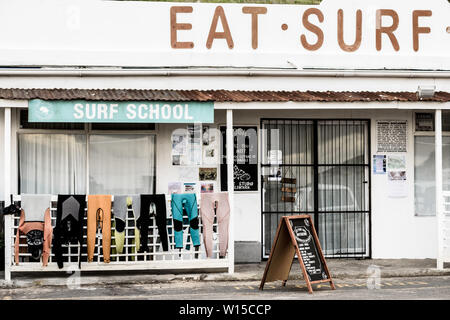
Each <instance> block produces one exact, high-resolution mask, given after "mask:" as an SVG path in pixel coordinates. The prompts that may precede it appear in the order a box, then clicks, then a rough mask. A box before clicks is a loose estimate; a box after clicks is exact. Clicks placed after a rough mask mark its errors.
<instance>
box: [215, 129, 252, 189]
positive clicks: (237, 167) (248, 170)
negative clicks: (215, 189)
mask: <svg viewBox="0 0 450 320" xmlns="http://www.w3.org/2000/svg"><path fill="white" fill-rule="evenodd" d="M220 133H221V135H222V146H221V162H220V163H221V165H220V188H221V190H222V191H227V190H228V180H227V156H226V155H227V151H226V146H227V141H226V139H227V137H226V127H223V126H221V127H220ZM233 136H234V143H233V145H234V153H233V154H234V165H233V176H234V191H258V127H257V126H233Z"/></svg>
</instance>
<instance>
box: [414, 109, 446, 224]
mask: <svg viewBox="0 0 450 320" xmlns="http://www.w3.org/2000/svg"><path fill="white" fill-rule="evenodd" d="M417 113H432V114H433V121H435V118H434V117H435V110H432V111H430V110H414V111H413V126H412V127H413V161H414V217H422V218H432V217H436V212H435V213H434V214H433V215H424V214H419V213H418V212H417V211H416V181H415V180H416V161H415V160H416V159H415V153H416V137H435V132H436V131H435V130H433V131H416V114H417ZM446 114H447V115H448V117H449V118H450V112H446ZM433 127H434V124H433ZM442 136H443V137H448V136H450V131H442ZM435 170H436V168H435Z"/></svg>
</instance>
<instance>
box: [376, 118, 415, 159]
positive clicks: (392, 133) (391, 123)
mask: <svg viewBox="0 0 450 320" xmlns="http://www.w3.org/2000/svg"><path fill="white" fill-rule="evenodd" d="M407 128H408V122H407V121H406V120H379V121H377V152H406V143H407V141H406V136H407V134H406V133H407Z"/></svg>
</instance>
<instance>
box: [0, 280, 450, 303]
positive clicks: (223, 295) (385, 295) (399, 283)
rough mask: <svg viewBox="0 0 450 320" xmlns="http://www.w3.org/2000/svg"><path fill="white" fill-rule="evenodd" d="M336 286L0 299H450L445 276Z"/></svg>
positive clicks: (129, 287)
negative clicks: (312, 288)
mask: <svg viewBox="0 0 450 320" xmlns="http://www.w3.org/2000/svg"><path fill="white" fill-rule="evenodd" d="M335 284H336V290H330V287H329V285H328V284H322V285H320V286H317V285H315V286H314V293H313V294H309V293H308V291H307V288H306V285H305V284H304V283H302V282H301V281H290V282H288V283H287V285H286V286H285V287H282V286H281V282H279V281H277V282H272V283H266V285H265V287H264V290H263V291H260V290H259V289H258V288H259V282H256V281H252V282H237V281H232V282H231V281H230V282H222V281H221V282H212V281H174V282H170V283H153V284H121V285H114V286H112V285H95V286H94V285H88V286H81V287H76V284H73V283H72V284H69V287H67V286H58V287H57V286H53V287H52V286H47V287H45V286H33V287H27V288H15V289H8V288H4V289H0V299H2V300H20V299H27V300H30V299H31V300H61V299H62V300H74V299H75V300H79V299H82V300H89V299H101V300H112V299H125V300H127V299H132V300H145V299H152V300H155V299H156V300H179V299H191V300H211V299H212V300H216V299H217V300H348V299H352V300H365V299H367V300H373V299H376V300H380V299H381V300H403V299H408V300H409V299H420V300H426V299H433V300H435V299H439V300H447V299H450V277H448V276H440V277H436V276H434V277H413V278H386V279H381V280H380V281H374V280H364V279H358V280H339V279H336V280H335Z"/></svg>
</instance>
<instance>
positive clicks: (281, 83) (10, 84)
mask: <svg viewBox="0 0 450 320" xmlns="http://www.w3.org/2000/svg"><path fill="white" fill-rule="evenodd" d="M449 36H450V35H449ZM325 84H326V85H325ZM419 85H422V86H423V85H427V86H428V85H435V86H436V90H437V91H447V92H450V79H449V78H448V77H447V78H432V77H430V78H420V79H418V78H408V77H407V76H404V77H401V76H399V77H396V78H386V77H383V76H373V77H370V78H361V77H352V76H346V77H333V76H329V77H301V76H296V77H289V76H285V77H273V76H250V77H245V76H167V77H164V76H115V77H112V76H110V77H106V76H103V77H97V76H96V77H89V76H82V77H81V76H79V77H78V76H67V77H56V76H53V77H51V76H45V77H39V76H35V77H33V76H14V75H12V76H11V75H8V76H5V75H2V74H1V72H0V88H81V89H110V88H116V89H127V88H128V89H162V90H166V89H169V90H170V89H171V90H191V89H192V90H194V89H197V90H220V89H224V90H270V91H277V90H285V91H293V90H299V91H306V90H310V91H327V90H329V91H390V92H396V91H408V92H416V91H417V87H418V86H419Z"/></svg>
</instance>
